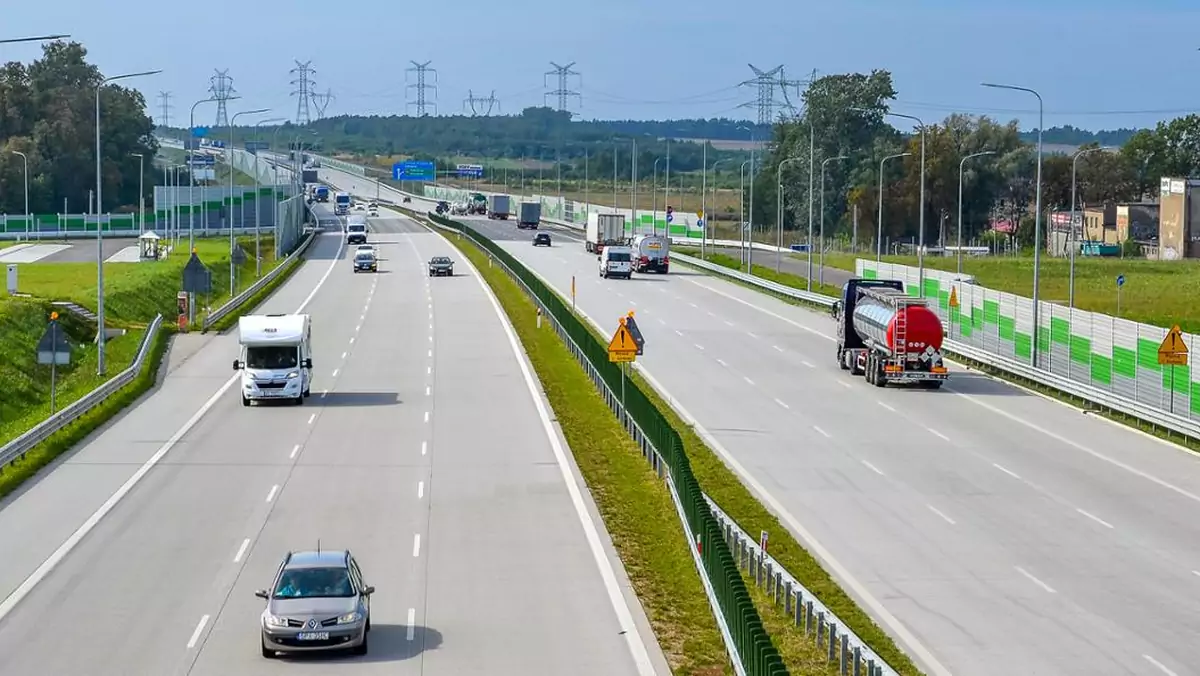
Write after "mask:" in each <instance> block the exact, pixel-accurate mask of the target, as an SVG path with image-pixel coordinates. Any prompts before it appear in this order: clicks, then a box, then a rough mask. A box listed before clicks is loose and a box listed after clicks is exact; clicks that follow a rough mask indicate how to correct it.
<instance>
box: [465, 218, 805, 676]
mask: <svg viewBox="0 0 1200 676" xmlns="http://www.w3.org/2000/svg"><path fill="white" fill-rule="evenodd" d="M450 239H451V240H452V241H453V242H454V243H455V244H456V245H457V246H458V249H459V250H460V251H461V252H462V253H463V255H465V256H466V257H467V258H469V259H470V260H471V262H472V263H474V264H475V267H476V268H477V269H478V270H479V272H480V274H481V275H482V276H483V278H484V280H485V281H486V282H487V283H488V285H489V286H490V287H491V288H492V290H493V292H495V294H496V297H497V298H498V299H499V300H500V303H501V305H502V306H503V307H504V310H505V312H506V313H507V314H508V316H509V318H510V319H511V321H512V323H513V326H514V327H515V329H516V331H517V334H518V336H519V337H520V339H521V343H522V344H523V345H524V347H525V351H526V353H527V354H528V355H529V359H530V361H531V362H532V363H533V367H534V370H535V371H536V372H537V374H538V378H539V379H540V380H541V384H542V387H543V389H544V390H545V392H546V396H547V398H548V399H549V400H550V405H551V407H552V408H553V409H554V414H555V416H556V417H557V419H558V423H559V425H560V426H561V427H562V430H563V434H564V436H565V437H566V439H567V443H568V444H569V445H570V448H571V452H572V454H573V455H574V457H575V460H576V462H577V463H578V465H579V469H580V471H581V473H582V474H583V478H584V480H585V481H586V482H587V485H588V488H589V490H590V491H591V494H592V496H593V497H594V498H595V500H596V505H597V507H598V508H599V510H600V514H601V516H602V517H603V519H604V524H605V527H606V528H607V530H608V532H609V534H610V535H611V536H612V540H613V544H614V546H615V547H616V549H617V552H618V553H619V555H620V557H621V560H622V562H624V565H625V570H626V572H627V573H628V575H629V579H630V582H631V584H632V585H633V588H634V590H635V591H636V592H637V595H638V598H639V599H640V600H641V603H642V607H643V608H645V610H646V615H647V616H648V617H649V619H650V624H651V626H652V627H653V629H654V633H655V635H656V636H657V637H658V641H659V644H660V645H661V646H662V649H663V652H664V653H665V654H666V657H667V661H668V662H669V663H670V665H671V670H672V673H674V674H681V675H683V674H690V675H695V676H715V675H716V674H731V673H733V671H732V668H731V667H730V666H729V657H728V655H727V653H726V651H725V645H724V643H723V642H722V640H721V634H720V631H719V630H718V628H717V623H716V620H715V619H714V617H713V615H712V611H711V609H710V608H709V605H708V599H707V597H706V596H705V593H704V587H703V586H702V584H701V582H700V576H699V574H698V573H697V572H696V567H695V564H694V563H693V561H692V557H691V554H690V553H689V551H688V548H687V537H686V535H685V534H684V531H683V526H682V525H681V524H680V523H679V519H678V518H676V516H675V507H674V505H673V503H672V501H671V495H670V492H669V490H668V489H667V487H666V484H664V483H663V482H662V481H660V480H659V479H658V478H657V476H656V474H655V473H654V471H653V470H652V469H651V468H650V466H649V465H648V464H647V463H646V461H645V460H644V459H643V458H642V455H641V452H640V451H639V450H638V448H637V445H636V444H635V443H634V442H633V441H632V440H631V439H630V438H629V436H628V435H627V434H626V433H625V430H624V429H623V428H622V427H621V424H620V423H619V422H618V421H617V419H616V418H615V417H614V416H613V415H612V412H611V411H610V410H609V409H608V406H607V405H606V404H605V403H604V400H603V399H602V398H601V397H600V395H599V393H597V391H596V389H595V387H594V386H593V384H592V382H591V381H590V380H589V379H588V377H587V376H586V375H585V373H584V371H583V369H582V368H580V366H579V364H578V363H577V362H576V361H575V358H574V357H573V356H572V355H571V353H570V352H569V351H568V350H567V348H566V347H565V346H564V345H563V343H562V342H561V341H560V340H559V338H558V335H557V334H556V333H555V332H554V330H553V329H552V328H551V327H550V323H549V322H546V323H544V324H543V326H542V328H541V329H538V328H537V325H536V306H535V305H534V304H533V302H532V301H531V300H530V299H529V297H528V296H526V295H525V293H524V291H523V290H522V289H521V288H520V287H519V286H518V285H517V284H516V283H515V282H513V281H512V280H511V279H510V278H509V277H508V276H507V275H506V274H505V273H504V272H502V271H501V268H500V267H499V266H495V267H489V266H488V261H487V256H486V255H485V254H484V253H483V252H482V251H481V250H480V249H478V248H477V247H475V246H474V244H473V243H471V242H470V240H469V239H467V238H465V237H464V238H459V237H455V236H453V235H452V236H450ZM793 673H796V672H793ZM822 673H824V672H822Z"/></svg>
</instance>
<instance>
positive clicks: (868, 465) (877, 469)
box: [859, 460, 886, 476]
mask: <svg viewBox="0 0 1200 676" xmlns="http://www.w3.org/2000/svg"><path fill="white" fill-rule="evenodd" d="M859 462H861V463H862V464H863V465H865V466H866V468H867V469H869V470H871V471H872V472H874V473H876V474H878V475H879V476H886V475H885V474H884V473H883V470H881V469H879V468H878V467H876V466H875V465H872V464H871V463H869V462H867V461H866V460H859Z"/></svg>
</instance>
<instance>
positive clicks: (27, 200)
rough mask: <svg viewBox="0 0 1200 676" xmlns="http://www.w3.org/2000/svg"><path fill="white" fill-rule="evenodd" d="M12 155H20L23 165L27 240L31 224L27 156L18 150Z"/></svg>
mask: <svg viewBox="0 0 1200 676" xmlns="http://www.w3.org/2000/svg"><path fill="white" fill-rule="evenodd" d="M12 153H13V154H14V155H20V156H21V160H22V161H23V162H24V163H25V239H29V232H30V228H31V227H32V224H31V223H30V222H29V156H28V155H26V154H25V153H23V152H21V151H20V150H14V151H12Z"/></svg>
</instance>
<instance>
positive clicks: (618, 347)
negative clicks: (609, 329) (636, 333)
mask: <svg viewBox="0 0 1200 676" xmlns="http://www.w3.org/2000/svg"><path fill="white" fill-rule="evenodd" d="M637 349H638V346H637V341H635V340H634V339H633V334H632V333H630V332H629V328H628V327H627V326H625V318H624V317H622V318H621V324H620V325H619V326H618V327H617V332H616V333H614V334H613V337H612V340H610V341H608V360H609V361H611V362H618V363H621V362H631V361H635V360H636V359H637Z"/></svg>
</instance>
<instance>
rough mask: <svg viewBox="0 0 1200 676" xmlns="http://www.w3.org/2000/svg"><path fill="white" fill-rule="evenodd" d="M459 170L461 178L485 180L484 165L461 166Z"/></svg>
mask: <svg viewBox="0 0 1200 676" xmlns="http://www.w3.org/2000/svg"><path fill="white" fill-rule="evenodd" d="M457 169H458V177H459V178H483V165H482V164H460V165H458V167H457Z"/></svg>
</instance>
